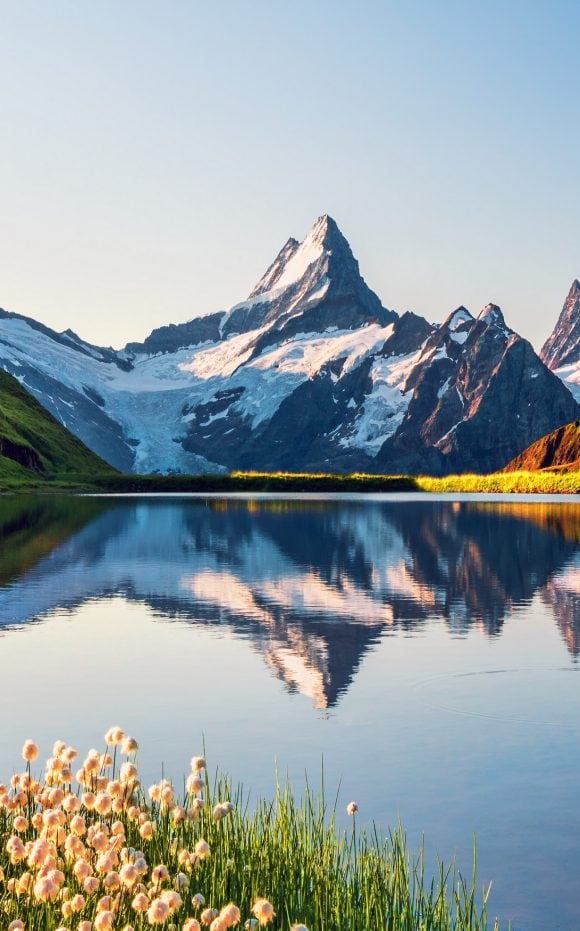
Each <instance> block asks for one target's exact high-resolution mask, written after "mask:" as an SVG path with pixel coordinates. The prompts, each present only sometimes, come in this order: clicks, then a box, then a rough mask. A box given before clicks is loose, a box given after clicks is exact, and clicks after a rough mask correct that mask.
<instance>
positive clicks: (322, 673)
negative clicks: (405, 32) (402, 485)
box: [0, 498, 580, 708]
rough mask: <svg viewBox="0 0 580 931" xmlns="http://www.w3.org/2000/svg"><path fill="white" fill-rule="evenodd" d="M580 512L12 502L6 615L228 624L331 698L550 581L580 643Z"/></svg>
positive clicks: (296, 680) (314, 695) (282, 674)
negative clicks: (145, 614)
mask: <svg viewBox="0 0 580 931" xmlns="http://www.w3.org/2000/svg"><path fill="white" fill-rule="evenodd" d="M83 507H84V505H83ZM73 515H75V516H74V518H73ZM579 517H580V511H579V510H578V507H577V506H576V505H527V504H521V505H492V504H471V503H461V504H460V503H457V502H440V501H439V502H436V501H433V502H423V501H420V502H418V501H406V502H395V501H389V502H373V501H356V502H355V501H338V500H328V499H326V500H308V501H306V500H303V501H300V500H296V499H293V500H292V501H289V500H275V499H265V500H257V499H250V500H240V499H208V500H206V501H203V500H199V499H182V500H168V499H160V500H149V501H148V500H146V499H139V500H131V499H125V500H122V499H114V500H113V499H111V500H109V501H104V500H102V499H100V500H99V501H94V502H89V503H88V504H87V507H86V508H84V510H83V509H82V508H81V509H79V501H78V500H77V499H72V498H65V499H58V500H57V499H52V500H51V501H50V507H49V508H48V510H47V507H46V505H43V504H42V503H39V502H38V501H35V500H34V499H28V501H27V502H26V501H20V502H18V507H17V509H16V511H15V510H14V504H13V503H11V502H10V501H9V500H6V501H4V502H0V533H1V534H2V540H3V547H2V550H1V551H0V580H1V587H0V623H1V624H3V625H13V624H27V623H28V622H30V621H32V620H35V619H39V618H49V617H50V616H51V614H54V613H55V612H58V611H60V612H62V611H67V610H70V611H73V610H74V609H75V608H76V607H78V606H79V605H82V604H84V603H85V602H87V601H88V600H95V599H104V598H111V597H115V596H121V597H123V598H125V599H127V600H128V601H130V602H136V603H142V604H144V605H147V606H149V608H150V609H151V610H152V611H153V614H154V616H155V617H156V618H158V619H159V620H172V619H179V620H181V621H186V622H188V623H191V624H192V625H203V626H207V625H209V626H223V627H224V628H226V629H228V630H230V631H231V632H232V633H233V634H234V635H235V636H238V637H241V638H244V639H246V640H248V641H249V642H250V643H251V644H252V646H253V647H254V649H255V650H257V651H258V652H259V654H260V655H261V656H262V657H263V659H264V661H265V662H266V663H267V665H268V666H269V667H270V668H271V670H272V671H273V673H274V674H275V675H276V676H277V677H279V678H280V679H281V680H282V681H283V682H284V683H285V684H286V686H287V688H288V689H289V690H290V691H299V692H301V693H303V694H305V695H307V696H308V697H309V698H310V699H311V700H312V701H313V703H314V704H315V705H316V707H319V708H327V707H332V706H333V705H335V704H336V703H337V702H338V701H339V699H340V696H341V695H342V694H343V693H344V692H345V691H346V689H347V688H348V686H349V684H350V683H351V681H352V679H353V677H354V675H355V674H356V672H357V670H358V668H359V666H360V664H361V662H362V660H363V658H364V656H365V654H366V653H367V652H368V651H369V650H372V649H373V647H374V646H375V645H376V644H377V642H378V640H379V639H380V638H381V637H382V636H384V635H385V634H386V633H391V635H394V636H395V635H397V633H398V632H399V631H401V632H402V633H409V632H412V633H416V634H420V632H421V628H422V626H423V625H424V624H426V623H428V622H430V621H440V622H443V623H445V624H446V626H447V628H448V630H449V631H450V632H451V633H452V634H458V633H460V634H465V633H467V632H468V631H469V630H470V628H472V627H476V628H478V629H479V630H481V631H482V632H483V633H485V634H486V635H488V636H496V635H499V634H500V632H501V630H502V626H503V624H504V623H505V621H506V620H507V619H508V618H509V615H510V612H511V611H512V610H513V609H514V608H515V607H518V606H521V605H525V604H529V602H530V601H531V600H532V598H533V597H534V596H535V595H536V594H537V593H541V595H542V598H543V599H544V602H545V604H547V605H549V606H550V607H551V609H552V610H553V612H554V616H555V618H556V621H557V623H558V625H559V627H560V629H561V630H562V633H563V636H564V638H565V640H566V643H567V645H568V647H569V649H570V650H571V651H572V652H573V653H576V652H577V644H578V631H579V624H578V604H579V602H580V587H579V584H578V568H577V560H578V558H579V556H578V536H579V534H578V528H579V523H580V521H579ZM51 525H52V527H53V528H54V529H53V530H52V531H51ZM23 534H24V540H25V541H26V542H27V545H24V546H23V545H22V540H23ZM35 540H42V541H43V542H42V546H40V545H38V546H36V548H35V547H34V545H33V543H32V542H31V541H35ZM47 541H49V542H48V543H47ZM16 544H18V545H16ZM18 554H21V556H20V557H19V555H18ZM31 554H32V555H31ZM19 558H20V563H19Z"/></svg>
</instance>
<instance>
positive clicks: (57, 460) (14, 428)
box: [0, 371, 115, 487]
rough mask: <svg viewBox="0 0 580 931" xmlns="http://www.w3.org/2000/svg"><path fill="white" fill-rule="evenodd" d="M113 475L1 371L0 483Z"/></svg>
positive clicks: (68, 479)
mask: <svg viewBox="0 0 580 931" xmlns="http://www.w3.org/2000/svg"><path fill="white" fill-rule="evenodd" d="M114 473H115V470H114V469H113V468H112V467H111V466H110V465H108V464H107V463H106V462H103V460H102V459H100V458H99V457H98V456H97V455H95V453H92V452H91V451H90V450H89V449H87V447H86V446H85V445H84V444H83V443H81V441H80V440H79V439H77V438H76V437H75V436H73V435H72V433H69V431H68V430H67V429H66V428H65V427H63V426H62V424H60V423H58V421H57V420H55V418H54V417H53V416H52V415H51V414H49V413H48V411H46V410H45V409H44V408H43V407H42V406H41V405H40V404H39V403H38V401H37V400H36V399H35V398H33V397H32V395H31V394H29V392H28V391H26V390H25V389H24V388H23V387H22V386H21V385H20V383H19V382H18V381H17V380H16V379H15V378H13V377H12V375H8V374H7V372H3V371H0V485H2V486H4V487H12V486H18V485H22V484H25V485H30V484H42V483H43V482H45V481H55V480H56V481H58V480H59V479H61V480H64V481H74V479H75V478H76V477H79V478H83V479H90V478H93V477H96V476H98V475H104V474H108V475H111V474H114Z"/></svg>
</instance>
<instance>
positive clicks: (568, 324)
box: [540, 278, 580, 370]
mask: <svg viewBox="0 0 580 931" xmlns="http://www.w3.org/2000/svg"><path fill="white" fill-rule="evenodd" d="M540 358H541V359H542V361H543V362H544V363H545V365H547V366H548V368H549V369H552V370H554V369H559V368H562V366H564V365H573V364H574V363H576V362H580V281H578V279H577V278H576V279H575V280H574V282H573V283H572V287H571V288H570V290H569V292H568V296H567V298H566V300H565V301H564V306H563V307H562V311H561V313H560V316H559V317H558V321H557V323H556V326H555V327H554V330H553V331H552V333H551V334H550V336H549V337H548V339H547V340H546V342H545V343H544V345H543V346H542V349H541V352H540Z"/></svg>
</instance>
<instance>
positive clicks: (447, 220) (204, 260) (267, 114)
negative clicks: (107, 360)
mask: <svg viewBox="0 0 580 931" xmlns="http://www.w3.org/2000/svg"><path fill="white" fill-rule="evenodd" d="M0 22H1V27H0V87H1V88H2V90H1V91H0V127H1V137H0V216H1V220H2V222H1V223H0V306H1V307H4V308H5V309H7V310H12V311H16V312H18V313H22V314H25V315H28V316H32V317H35V318H36V319H38V320H41V321H42V322H44V323H46V324H47V325H49V326H51V327H54V328H55V329H57V330H62V329H65V328H67V327H71V328H72V329H74V330H75V331H77V332H78V333H79V334H80V335H81V336H83V337H84V338H85V339H88V340H90V341H91V342H94V343H98V344H101V345H113V346H116V347H118V346H122V345H124V344H125V343H126V342H127V341H129V340H137V339H141V338H143V337H144V336H145V335H146V334H148V333H149V332H150V331H151V329H153V328H154V327H155V326H159V325H163V324H166V323H170V322H173V323H179V322H182V321H184V320H188V319H191V318H192V317H194V316H196V315H198V314H202V313H208V312H210V311H214V310H220V309H223V308H226V307H228V306H230V305H231V304H233V303H236V302H238V301H241V300H243V299H244V298H245V297H246V296H247V295H248V293H249V292H250V290H251V288H252V287H253V285H254V284H255V283H256V281H257V280H258V279H259V278H260V276H261V275H262V273H263V272H264V271H265V269H266V267H267V266H268V265H269V264H270V262H271V261H272V259H273V258H274V256H275V255H276V253H277V252H278V250H279V249H280V247H281V246H282V244H283V243H284V242H285V241H286V239H287V238H288V237H289V236H291V235H292V236H295V237H296V238H299V239H301V238H303V236H304V235H305V234H306V233H307V231H308V229H309V227H310V226H311V225H312V223H313V221H314V220H315V218H316V217H317V216H319V215H320V214H322V213H329V214H330V215H331V216H333V217H334V218H335V219H336V221H337V222H338V224H339V226H340V228H341V230H342V231H343V233H344V234H345V236H346V237H347V239H348V240H349V242H350V244H351V246H352V249H353V251H354V253H355V255H356V256H357V258H358V260H359V263H360V268H361V272H362V274H363V275H364V277H365V279H366V281H367V283H368V284H369V285H370V287H372V288H373V290H375V291H376V292H377V294H378V295H379V297H380V298H381V300H382V302H383V304H384V305H385V306H387V307H389V308H394V309H396V310H398V311H399V312H403V311H405V310H414V311H415V312H416V313H420V314H422V315H424V316H425V317H427V318H428V319H429V320H432V321H440V320H442V319H443V318H444V317H445V316H446V315H447V314H448V313H449V312H450V311H451V310H452V309H454V308H455V307H457V306H458V305H459V304H465V305H466V306H467V307H469V309H470V310H472V312H478V311H479V310H480V309H481V308H482V307H483V306H484V305H485V304H487V303H488V302H489V301H494V302H495V303H498V304H500V305H501V306H502V308H503V310H504V313H505V315H506V319H507V322H508V323H509V324H510V325H511V326H512V327H513V328H514V329H516V330H517V331H518V332H520V333H521V334H522V335H524V336H526V337H527V338H528V339H530V340H531V341H532V343H533V344H534V345H535V346H536V348H539V347H540V345H541V344H542V342H543V341H544V339H545V338H546V337H547V335H548V334H549V332H550V331H551V329H552V327H553V325H554V323H555V321H556V318H557V316H558V313H559V311H560V308H561V306H562V303H563V301H564V298H565V296H566V293H567V291H568V289H569V287H570V285H571V283H572V281H573V279H574V278H575V277H580V229H579V223H578V218H579V216H580V183H579V181H580V178H579V175H580V156H579V153H580V120H579V118H578V117H579V110H580V104H579V101H580V56H579V55H578V50H577V36H578V33H579V28H580V4H578V3H577V2H566V0H551V2H534V0H526V2H523V0H509V2H505V0H485V2H478V0H471V2H452V0H438V2H436V3H434V2H432V0H425V2H419V0H407V2H405V3H401V2H389V0H365V2H360V0H350V2H343V0H244V2H237V0H219V2H212V3H207V2H203V3H202V2H196V0H167V2H161V0H99V2H98V3H94V2H93V0H58V2H53V3H47V2H46V0H0Z"/></svg>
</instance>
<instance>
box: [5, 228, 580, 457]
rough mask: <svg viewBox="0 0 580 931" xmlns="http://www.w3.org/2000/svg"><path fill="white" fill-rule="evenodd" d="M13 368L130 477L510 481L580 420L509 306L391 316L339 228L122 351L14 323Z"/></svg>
mask: <svg viewBox="0 0 580 931" xmlns="http://www.w3.org/2000/svg"><path fill="white" fill-rule="evenodd" d="M0 366H1V367H3V368H4V369H6V370H7V371H9V372H11V373H12V374H14V375H16V376H17V377H18V378H19V380H20V381H21V382H22V384H24V385H25V386H26V387H27V388H28V389H29V390H30V391H31V392H32V393H33V394H34V395H35V397H37V398H38V400H39V401H40V402H41V403H42V404H43V405H44V406H45V407H46V408H47V409H48V410H50V411H51V413H53V414H54V416H55V417H56V418H57V419H58V420H60V422H61V423H62V424H63V425H65V426H66V427H67V428H68V429H70V430H71V431H72V432H73V433H74V434H76V435H77V436H78V437H80V438H81V439H82V440H83V442H84V443H86V444H87V445H88V446H89V447H90V448H91V449H93V450H95V451H96V452H97V453H98V454H99V455H100V456H102V457H103V458H104V459H106V460H107V461H108V462H110V463H112V464H113V465H115V466H116V467H118V468H120V469H123V470H125V471H130V470H133V471H139V472H162V473H172V472H190V473H196V472H223V471H229V470H232V469H235V468H258V469H292V470H295V469H300V470H302V469H309V470H328V469H333V470H337V471H351V470H365V471H369V472H384V471H390V472H402V471H405V472H409V471H410V472H427V473H434V474H443V473H447V472H450V471H465V470H474V471H493V470H495V469H498V468H502V467H503V466H504V465H505V464H506V463H507V462H509V461H510V460H511V459H512V458H513V457H514V456H515V455H516V454H517V453H519V452H520V451H521V450H522V449H523V448H525V447H526V446H528V445H529V444H530V443H531V442H533V441H535V440H536V439H538V438H539V437H541V436H543V435H544V434H546V433H548V432H550V431H551V430H553V429H556V428H557V427H559V426H561V425H562V424H564V423H567V422H569V421H571V420H573V419H574V418H575V417H576V416H577V415H578V413H579V412H580V408H579V406H578V404H577V403H576V401H575V400H574V399H573V397H572V395H571V393H570V391H569V390H568V388H567V387H566V386H565V385H564V384H563V383H562V381H561V379H560V378H558V377H556V376H555V375H553V374H551V373H550V371H549V370H548V368H547V367H546V366H545V365H544V364H543V362H542V361H541V360H540V359H539V358H538V356H537V355H536V354H535V352H534V350H533V349H532V347H531V345H530V344H529V343H528V342H527V341H526V340H524V339H521V338H520V337H519V336H518V335H517V334H516V333H514V332H513V331H512V330H511V329H510V328H509V327H508V326H507V325H506V323H505V321H504V319H503V316H502V313H501V311H500V309H499V308H498V307H496V306H495V305H493V304H490V305H488V306H487V307H486V308H484V310H483V311H482V312H481V314H480V315H479V316H478V317H477V318H474V317H473V316H472V315H471V314H470V313H469V312H468V311H467V310H466V309H465V308H459V309H458V310H457V311H454V312H453V313H452V314H451V315H450V316H449V317H448V318H447V320H446V321H445V322H444V323H443V324H441V325H440V326H435V325H433V324H431V323H429V322H428V321H427V320H425V319H423V318H422V317H419V316H417V315H415V314H413V313H405V314H403V315H402V316H399V315H398V314H397V313H396V312H395V311H393V310H390V309H387V308H386V307H384V306H383V304H382V303H381V301H380V300H379V298H378V297H377V295H376V294H375V293H374V292H373V291H371V290H370V288H369V287H368V286H367V284H366V283H365V281H364V279H363V278H362V277H361V274H360V271H359V266H358V262H357V261H356V259H355V257H354V255H353V253H352V251H351V248H350V246H349V244H348V242H347V240H346V239H345V237H344V236H343V234H342V233H341V232H340V230H339V228H338V226H337V224H336V223H335V221H334V220H333V219H332V218H331V217H329V216H322V217H319V218H318V220H317V221H316V222H315V224H314V225H313V227H312V229H311V230H310V232H309V233H308V235H307V236H306V237H305V239H304V240H303V241H302V242H298V241H297V240H295V239H289V240H288V241H287V242H286V243H285V245H284V246H283V247H282V249H281V250H280V252H279V253H278V255H277V256H276V258H275V259H274V261H273V262H272V264H271V265H270V266H269V268H268V269H267V271H266V272H265V274H264V275H263V276H262V278H261V279H260V281H259V282H258V284H257V285H256V286H255V287H254V288H253V290H252V291H251V293H250V295H249V297H248V299H247V300H246V301H243V302H241V303H239V304H236V305H234V307H232V308H231V309H230V310H228V311H220V312H218V313H214V314H210V315H208V316H205V317H200V318H197V319H195V320H192V321H189V322H188V323H184V324H178V325H169V326H164V327H161V328H159V329H157V330H154V331H153V332H152V333H151V334H150V336H148V337H147V339H145V340H144V341H143V342H142V343H135V342H133V343H129V344H128V345H127V346H126V347H125V348H124V349H123V350H122V351H118V352H117V351H115V350H112V349H104V348H101V347H94V346H91V345H90V344H88V343H86V342H83V340H81V339H80V338H79V337H78V336H77V335H76V334H75V333H73V332H72V331H68V330H67V331H66V332H65V333H55V332H54V331H52V330H50V329H48V328H47V327H44V326H42V325H40V324H38V323H36V322H35V321H33V320H27V319H26V318H23V317H20V316H18V315H15V314H8V313H6V312H2V313H0Z"/></svg>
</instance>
